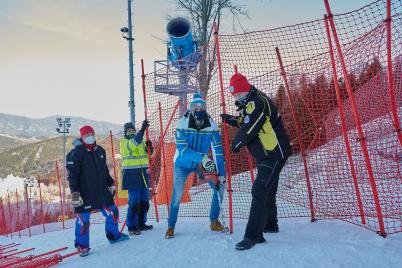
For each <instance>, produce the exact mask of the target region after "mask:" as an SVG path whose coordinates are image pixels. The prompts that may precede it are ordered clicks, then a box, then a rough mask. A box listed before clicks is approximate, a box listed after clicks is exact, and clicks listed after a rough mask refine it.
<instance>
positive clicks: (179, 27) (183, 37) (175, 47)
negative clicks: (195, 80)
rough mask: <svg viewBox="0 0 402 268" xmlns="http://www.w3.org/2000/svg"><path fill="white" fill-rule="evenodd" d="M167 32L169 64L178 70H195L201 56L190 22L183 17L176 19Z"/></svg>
mask: <svg viewBox="0 0 402 268" xmlns="http://www.w3.org/2000/svg"><path fill="white" fill-rule="evenodd" d="M166 32H167V34H168V36H169V41H168V42H167V54H168V55H167V57H168V62H169V63H170V64H171V65H172V66H173V67H175V68H177V69H178V70H184V69H187V70H188V69H195V67H196V65H197V63H198V61H199V58H200V55H199V53H198V52H197V50H198V47H197V42H195V41H194V40H193V34H192V32H191V24H190V22H189V21H188V20H187V19H185V18H182V17H177V18H174V19H172V20H170V21H169V23H168V24H167V25H166Z"/></svg>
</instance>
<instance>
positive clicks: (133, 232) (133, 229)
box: [128, 227, 141, 235]
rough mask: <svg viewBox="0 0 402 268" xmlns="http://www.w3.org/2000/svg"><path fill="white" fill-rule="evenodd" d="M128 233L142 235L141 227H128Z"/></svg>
mask: <svg viewBox="0 0 402 268" xmlns="http://www.w3.org/2000/svg"><path fill="white" fill-rule="evenodd" d="M128 234H129V235H140V234H141V230H140V228H139V227H133V228H128Z"/></svg>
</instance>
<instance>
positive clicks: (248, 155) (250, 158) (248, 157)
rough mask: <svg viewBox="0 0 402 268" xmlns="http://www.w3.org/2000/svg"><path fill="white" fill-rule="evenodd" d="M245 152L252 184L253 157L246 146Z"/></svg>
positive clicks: (235, 70)
mask: <svg viewBox="0 0 402 268" xmlns="http://www.w3.org/2000/svg"><path fill="white" fill-rule="evenodd" d="M233 69H234V72H235V73H237V65H234V66H233ZM246 152H247V164H248V168H249V169H250V175H251V183H252V184H254V180H255V176H254V168H253V158H252V157H251V154H250V151H249V150H248V148H246Z"/></svg>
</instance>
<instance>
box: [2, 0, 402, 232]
mask: <svg viewBox="0 0 402 268" xmlns="http://www.w3.org/2000/svg"><path fill="white" fill-rule="evenodd" d="M386 4H387V1H386V0H378V1H375V2H373V3H371V4H369V5H367V6H364V7H362V8H360V9H358V10H356V11H352V12H348V13H345V14H340V15H334V16H333V17H332V18H331V19H333V21H334V23H335V27H336V31H337V37H338V38H339V41H340V48H341V51H342V52H343V56H344V59H345V65H346V70H347V73H346V75H345V73H344V72H343V71H342V68H341V67H342V66H341V58H340V57H339V54H338V53H337V52H338V51H339V50H338V49H337V47H336V44H335V43H334V37H335V35H334V32H333V31H331V34H330V36H331V40H332V45H333V50H334V53H333V56H334V61H333V62H332V61H331V57H330V55H331V54H330V53H329V44H328V38H327V33H328V32H327V30H326V26H325V19H319V20H315V21H312V22H307V23H302V24H297V25H293V26H288V27H281V28H276V29H272V30H266V31H257V32H249V33H244V34H237V35H219V37H218V38H219V47H218V46H217V44H216V43H215V40H216V39H214V38H213V39H211V42H210V43H209V44H208V45H207V46H205V47H203V48H201V53H202V59H201V62H200V63H199V64H198V65H197V67H196V68H195V70H194V71H193V72H191V75H190V76H188V77H186V78H183V77H181V76H180V75H178V74H177V73H178V72H177V70H174V68H173V67H172V68H169V67H168V66H167V65H156V71H155V72H154V73H150V74H147V75H144V76H143V79H144V80H143V81H144V86H145V96H144V97H145V99H146V108H147V115H148V119H149V121H150V124H151V126H150V128H149V138H150V140H151V141H152V142H153V145H154V147H155V154H154V155H153V157H152V161H151V167H152V175H153V176H152V182H153V183H152V184H153V185H152V191H151V192H152V193H153V194H152V195H151V197H150V199H151V210H150V213H149V216H150V218H158V219H166V218H167V216H168V213H169V211H168V206H167V204H169V202H170V199H171V192H172V185H173V155H174V152H175V143H174V138H175V125H176V122H177V121H178V119H179V118H180V116H181V114H182V113H183V112H184V110H185V108H186V106H187V105H186V104H187V103H188V101H190V100H191V98H192V97H191V94H188V95H185V96H183V99H182V102H180V101H179V98H178V97H177V96H175V95H174V94H164V93H160V92H161V90H165V91H166V89H167V88H169V87H171V88H173V87H175V88H176V89H177V88H178V87H177V85H180V84H183V83H185V84H186V85H187V86H188V87H189V88H190V87H194V88H197V87H198V88H200V89H202V90H205V89H206V88H208V94H207V95H206V96H205V97H206V99H207V105H208V112H209V114H210V115H211V117H212V118H213V119H214V120H215V121H216V122H217V123H218V125H219V128H220V129H221V133H222V136H223V138H224V139H225V138H226V135H225V131H224V128H223V125H222V122H221V119H220V116H219V115H220V114H221V113H222V112H223V107H224V105H225V108H226V112H228V113H231V114H235V108H236V107H235V106H234V99H233V98H232V97H231V96H230V94H229V92H228V90H227V89H226V86H227V85H228V82H229V79H230V77H231V76H232V75H233V73H234V66H237V68H238V70H239V72H241V73H242V74H244V75H246V76H247V77H248V79H249V81H250V82H251V83H252V84H254V85H255V86H256V87H257V88H258V89H260V90H262V91H264V92H265V93H266V94H267V95H268V96H270V97H271V98H272V99H273V100H274V102H275V103H276V105H277V106H278V109H279V111H280V114H281V117H282V121H283V122H284V125H285V128H286V130H287V132H288V134H289V136H290V138H291V143H292V151H293V154H292V156H291V157H290V158H289V160H288V162H287V164H286V166H285V167H284V169H283V172H282V173H281V176H280V182H279V188H278V195H277V202H278V214H279V217H309V218H311V219H333V218H337V219H341V220H344V221H347V222H350V223H353V224H357V225H360V226H363V227H366V228H368V229H370V230H373V231H379V230H380V231H381V224H380V222H381V221H382V222H383V223H384V224H383V225H384V230H383V231H384V232H385V233H388V234H391V233H395V232H400V231H402V214H401V196H402V191H401V190H402V188H401V182H402V175H401V166H402V148H401V143H400V141H399V140H398V134H397V132H396V130H395V126H394V120H395V118H393V116H392V109H396V114H397V115H398V120H400V118H401V114H402V108H401V106H402V53H401V52H402V42H401V40H402V36H401V29H402V15H401V12H402V1H401V0H393V1H391V18H392V24H391V25H392V27H391V36H392V39H391V41H392V42H391V51H392V55H391V59H392V66H391V69H392V70H393V83H394V90H395V98H396V99H395V102H396V107H393V106H392V105H391V101H390V98H391V96H390V94H389V92H390V91H389V85H388V72H387V67H388V62H387V53H388V51H389V49H388V48H387V23H388V22H389V21H387V20H386V18H387V9H386ZM276 47H277V48H278V50H279V51H280V55H281V59H282V61H283V65H284V66H282V67H283V70H281V66H280V64H279V59H278V55H277V53H276V51H275V48H276ZM218 49H219V50H218ZM218 51H219V52H220V58H221V65H220V67H221V68H220V70H221V72H222V82H223V85H224V89H223V96H224V98H223V99H222V95H221V87H220V82H221V81H220V77H219V68H218V62H217V52H218ZM332 63H334V66H335V68H336V76H337V83H334V80H333V79H334V73H333V68H332ZM347 79H348V81H349V82H350V85H351V88H350V90H351V92H349V93H351V94H352V95H350V94H348V90H347V83H346V82H347ZM285 82H286V83H285ZM337 86H338V88H339V102H338V100H337V94H336V88H337ZM351 96H353V98H354V101H351ZM289 99H292V101H293V109H291V102H290V100H289ZM182 103H183V104H182ZM159 107H160V108H159ZM183 107H184V108H183ZM353 109H355V110H356V111H357V116H358V119H359V120H360V123H361V129H362V132H363V135H364V136H363V137H361V136H360V133H359V131H358V130H359V128H358V124H357V121H356V118H355V116H354V114H353ZM293 111H294V113H293ZM297 125H298V126H299V128H300V131H299V133H298V131H297V127H296V126H297ZM343 130H344V131H343ZM399 131H400V130H399ZM235 132H236V130H235V129H233V128H231V127H228V133H227V134H228V135H227V139H228V140H227V142H228V143H229V144H230V142H231V140H232V139H233V136H234V135H235ZM121 137H122V133H117V134H115V135H114V136H113V137H112V138H111V137H108V138H106V139H104V140H103V141H100V144H101V145H102V146H103V147H104V148H105V149H106V151H107V156H108V162H109V168H110V172H111V174H115V177H117V179H118V180H119V179H121V178H120V177H121V170H120V168H121V163H120V160H119V157H118V156H119V143H118V141H119V139H120V138H121ZM111 141H113V145H114V146H113V147H114V148H113V150H112V146H111V144H112V143H111ZM361 141H362V142H363V143H364V144H365V145H366V146H367V155H368V158H365V149H364V146H363V147H362V143H361ZM112 156H115V158H114V159H113V157H112ZM225 160H226V166H227V167H229V166H230V168H231V178H230V181H229V183H228V184H229V187H228V188H229V189H228V190H229V191H228V192H227V194H226V196H225V199H224V202H223V212H224V214H225V216H226V217H229V216H232V217H233V218H237V219H238V218H247V217H248V213H249V207H250V202H251V194H250V191H251V186H252V182H253V179H254V178H255V175H256V173H257V170H256V168H255V167H256V163H255V162H254V161H253V160H252V159H251V158H250V156H249V155H248V153H247V151H246V150H245V149H242V151H241V152H240V153H238V154H233V153H230V152H229V151H228V150H225ZM369 170H372V172H373V176H370V174H369ZM308 182H309V185H308ZM373 182H374V184H375V185H373ZM308 186H310V188H309V187H308ZM373 186H375V189H373ZM375 190H376V191H375ZM376 192H378V201H379V202H378V203H377V204H376V202H375V200H377V197H376ZM211 194H212V193H211V190H210V189H209V186H208V184H206V183H205V181H202V180H200V179H199V178H198V176H197V175H195V174H194V175H191V176H190V178H189V179H188V182H187V185H186V190H185V194H184V196H183V200H182V201H183V203H182V206H181V208H180V212H179V217H208V215H209V209H210V202H211ZM229 195H231V197H232V199H231V200H232V202H231V203H230V202H229ZM119 196H120V197H123V199H118V201H117V202H118V204H119V205H120V210H121V213H120V215H121V221H124V218H125V214H126V205H125V204H126V201H125V200H124V197H125V196H124V193H122V192H120V194H119ZM10 202H11V205H10V206H11V207H12V206H15V204H14V203H15V201H12V200H11V201H10ZM51 203H52V204H55V205H56V207H57V204H58V201H57V200H52V201H51ZM20 206H22V205H20ZM58 207H60V206H58ZM69 207H71V206H70V205H69V204H66V207H65V210H66V211H67V212H65V214H67V215H69V213H70V212H69V211H71V209H69ZM379 209H380V212H381V214H382V217H381V216H380V215H379V213H378V211H379ZM9 211H12V213H14V212H15V209H13V208H11V210H10V209H9V206H8V201H7V200H5V199H3V200H2V203H1V202H0V232H1V233H3V234H4V233H10V232H11V231H12V232H15V231H18V228H16V227H15V224H16V223H15V218H17V217H16V216H15V215H14V214H12V213H11V214H10V213H9ZM20 213H22V214H20V215H23V213H24V212H23V208H22V207H21V208H20ZM10 215H11V216H10ZM10 217H11V220H10ZM24 217H25V218H26V216H24ZM20 218H21V217H20ZM20 220H21V219H20ZM92 221H93V222H94V223H100V222H103V218H102V216H99V215H98V216H94V217H93V219H92ZM32 224H33V223H32ZM57 224H59V223H57ZM10 226H12V227H10ZM21 226H22V227H21V228H20V229H21V230H22V229H23V230H24V232H25V230H26V223H25V225H24V224H23V225H21ZM58 226H59V225H58ZM71 226H72V221H70V222H69V223H68V222H66V224H65V228H67V227H71Z"/></svg>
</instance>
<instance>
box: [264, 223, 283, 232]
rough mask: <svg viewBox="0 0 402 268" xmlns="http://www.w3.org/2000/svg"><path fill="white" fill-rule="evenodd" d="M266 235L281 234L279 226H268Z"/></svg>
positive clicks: (265, 230)
mask: <svg viewBox="0 0 402 268" xmlns="http://www.w3.org/2000/svg"><path fill="white" fill-rule="evenodd" d="M264 233H279V226H278V224H270V225H266V226H265V228H264Z"/></svg>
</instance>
